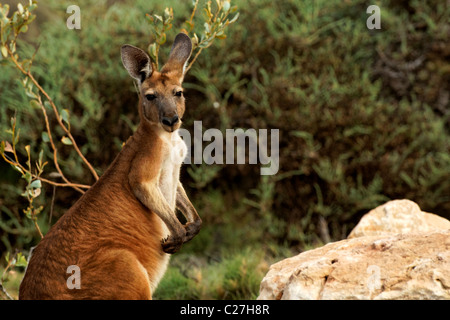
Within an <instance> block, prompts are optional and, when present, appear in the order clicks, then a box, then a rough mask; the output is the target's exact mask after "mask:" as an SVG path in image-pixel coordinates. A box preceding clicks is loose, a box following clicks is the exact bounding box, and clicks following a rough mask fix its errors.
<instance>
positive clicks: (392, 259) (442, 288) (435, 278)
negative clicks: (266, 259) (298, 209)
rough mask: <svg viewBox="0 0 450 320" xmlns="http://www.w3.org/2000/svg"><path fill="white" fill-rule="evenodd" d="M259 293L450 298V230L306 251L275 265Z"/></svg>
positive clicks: (275, 296)
mask: <svg viewBox="0 0 450 320" xmlns="http://www.w3.org/2000/svg"><path fill="white" fill-rule="evenodd" d="M258 299H289V300H293V299H323V300H327V299H450V230H447V231H441V232H435V233H428V234H399V235H395V236H390V237H386V236H378V237H359V238H353V239H346V240H342V241H338V242H334V243H329V244H327V245H325V246H323V247H321V248H317V249H313V250H310V251H306V252H303V253H301V254H299V255H297V256H295V257H292V258H288V259H285V260H283V261H280V262H278V263H276V264H274V265H272V266H271V267H270V270H269V272H268V273H267V275H266V276H265V278H264V279H263V281H262V283H261V288H260V295H259V297H258Z"/></svg>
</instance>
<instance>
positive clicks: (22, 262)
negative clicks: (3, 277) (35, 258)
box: [16, 252, 28, 267]
mask: <svg viewBox="0 0 450 320" xmlns="http://www.w3.org/2000/svg"><path fill="white" fill-rule="evenodd" d="M27 264H28V263H27V259H25V257H24V256H23V254H22V253H21V252H19V253H18V254H17V262H16V267H26V266H27Z"/></svg>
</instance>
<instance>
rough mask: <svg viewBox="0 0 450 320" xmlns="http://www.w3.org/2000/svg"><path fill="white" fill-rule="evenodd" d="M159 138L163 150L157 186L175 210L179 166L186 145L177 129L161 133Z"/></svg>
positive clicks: (184, 153) (184, 155) (184, 154)
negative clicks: (161, 141)
mask: <svg viewBox="0 0 450 320" xmlns="http://www.w3.org/2000/svg"><path fill="white" fill-rule="evenodd" d="M161 138H162V139H163V141H164V147H163V150H164V152H163V162H162V168H161V175H160V178H159V188H160V190H161V192H162V194H163V195H164V198H166V200H167V202H168V204H169V205H170V207H171V208H172V209H173V210H175V201H176V195H177V187H178V182H179V180H180V168H181V164H182V163H183V160H184V158H185V157H186V154H187V146H186V144H185V143H184V141H183V139H181V137H180V135H179V133H178V130H177V131H174V132H172V133H163V134H162V135H161Z"/></svg>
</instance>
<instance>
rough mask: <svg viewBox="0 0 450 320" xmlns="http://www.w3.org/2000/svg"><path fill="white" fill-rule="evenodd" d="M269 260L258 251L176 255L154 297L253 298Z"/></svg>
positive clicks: (255, 295)
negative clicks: (207, 256)
mask: <svg viewBox="0 0 450 320" xmlns="http://www.w3.org/2000/svg"><path fill="white" fill-rule="evenodd" d="M268 267H269V265H268V263H267V262H266V261H265V260H264V257H263V253H262V252H261V251H259V252H257V253H255V252H254V251H252V250H250V249H249V248H245V249H243V250H242V251H240V252H238V253H232V254H229V253H226V252H224V253H223V255H222V257H221V258H220V259H218V260H215V261H214V260H213V261H208V260H207V259H205V257H203V256H195V255H189V256H187V255H180V256H175V257H174V258H173V259H172V261H171V266H169V269H168V271H167V273H166V275H165V276H164V278H163V279H162V281H161V283H160V285H159V286H158V289H157V290H156V292H155V296H154V298H155V299H178V300H182V299H185V300H188V299H256V297H257V295H258V293H259V286H260V283H261V280H262V278H263V277H264V275H265V273H267V271H268Z"/></svg>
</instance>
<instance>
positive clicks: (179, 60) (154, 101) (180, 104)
mask: <svg viewBox="0 0 450 320" xmlns="http://www.w3.org/2000/svg"><path fill="white" fill-rule="evenodd" d="M191 51H192V43H191V39H190V38H189V37H188V36H187V35H185V34H184V33H179V34H178V35H177V36H176V37H175V41H174V43H173V46H172V49H171V51H170V55H169V60H168V61H167V63H166V64H165V65H164V66H163V67H162V69H161V71H158V70H155V69H156V68H155V64H154V63H153V62H152V61H151V59H150V57H149V56H148V54H147V53H145V51H143V50H141V49H139V48H136V47H134V46H131V45H127V44H126V45H123V46H122V62H123V65H124V66H125V69H127V71H128V73H129V74H130V76H131V77H133V78H134V79H136V80H137V81H138V83H139V94H140V96H139V115H140V117H141V121H146V122H147V123H149V124H151V125H157V126H159V127H161V128H162V129H164V130H166V131H167V132H173V131H175V130H177V129H178V128H179V127H180V126H181V118H182V117H183V114H184V109H185V105H184V97H183V88H182V87H181V84H182V82H183V78H184V69H185V65H186V62H187V61H188V59H189V57H190V56H191Z"/></svg>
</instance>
